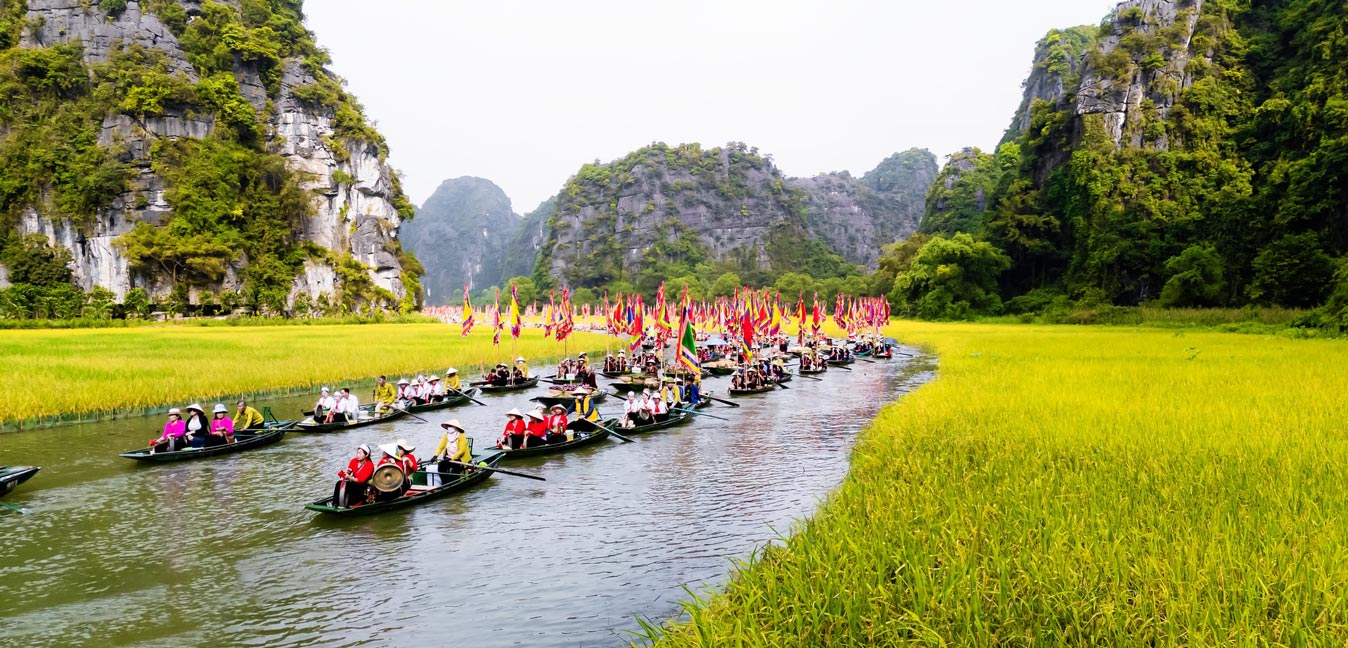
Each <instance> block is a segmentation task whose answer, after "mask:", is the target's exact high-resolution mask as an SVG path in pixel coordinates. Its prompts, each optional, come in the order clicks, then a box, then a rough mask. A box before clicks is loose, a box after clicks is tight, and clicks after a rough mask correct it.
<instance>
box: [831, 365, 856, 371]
mask: <svg viewBox="0 0 1348 648" xmlns="http://www.w3.org/2000/svg"><path fill="white" fill-rule="evenodd" d="M829 366H830V367H832V368H834V369H846V370H848V371H851V370H852V368H851V367H849V366H847V365H829Z"/></svg>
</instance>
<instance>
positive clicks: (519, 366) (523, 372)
mask: <svg viewBox="0 0 1348 648" xmlns="http://www.w3.org/2000/svg"><path fill="white" fill-rule="evenodd" d="M515 369H516V370H518V371H519V372H520V376H521V380H528V379H529V363H527V362H525V361H524V356H520V357H518V358H515Z"/></svg>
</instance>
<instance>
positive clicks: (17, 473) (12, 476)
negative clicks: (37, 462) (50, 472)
mask: <svg viewBox="0 0 1348 648" xmlns="http://www.w3.org/2000/svg"><path fill="white" fill-rule="evenodd" d="M39 470H42V469H41V468H39V467H37V466H0V495H8V494H9V493H10V492H12V491H13V490H14V489H15V488H17V487H18V486H19V484H22V483H24V482H26V481H28V480H29V479H31V478H32V476H33V475H36V474H37V471H39Z"/></svg>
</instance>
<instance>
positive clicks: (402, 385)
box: [398, 378, 411, 400]
mask: <svg viewBox="0 0 1348 648" xmlns="http://www.w3.org/2000/svg"><path fill="white" fill-rule="evenodd" d="M410 385H411V383H409V382H407V379H406V378H399V379H398V400H411V399H409V398H408V397H407V389H408V387H409V386H410Z"/></svg>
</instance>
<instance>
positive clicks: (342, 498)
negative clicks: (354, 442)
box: [332, 443, 374, 508]
mask: <svg viewBox="0 0 1348 648" xmlns="http://www.w3.org/2000/svg"><path fill="white" fill-rule="evenodd" d="M373 474H374V462H373V461H370V446H368V445H365V444H364V443H362V444H360V445H359V446H357V447H356V456H354V457H352V458H351V461H348V462H347V464H346V468H345V469H343V470H339V471H337V479H338V481H337V486H336V488H334V489H333V491H332V503H333V506H337V507H339V508H349V507H350V506H351V505H352V504H353V503H357V502H359V503H364V502H365V501H366V499H367V498H366V493H368V492H369V490H370V485H369V482H370V476H371V475H373ZM343 487H345V488H343Z"/></svg>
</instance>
